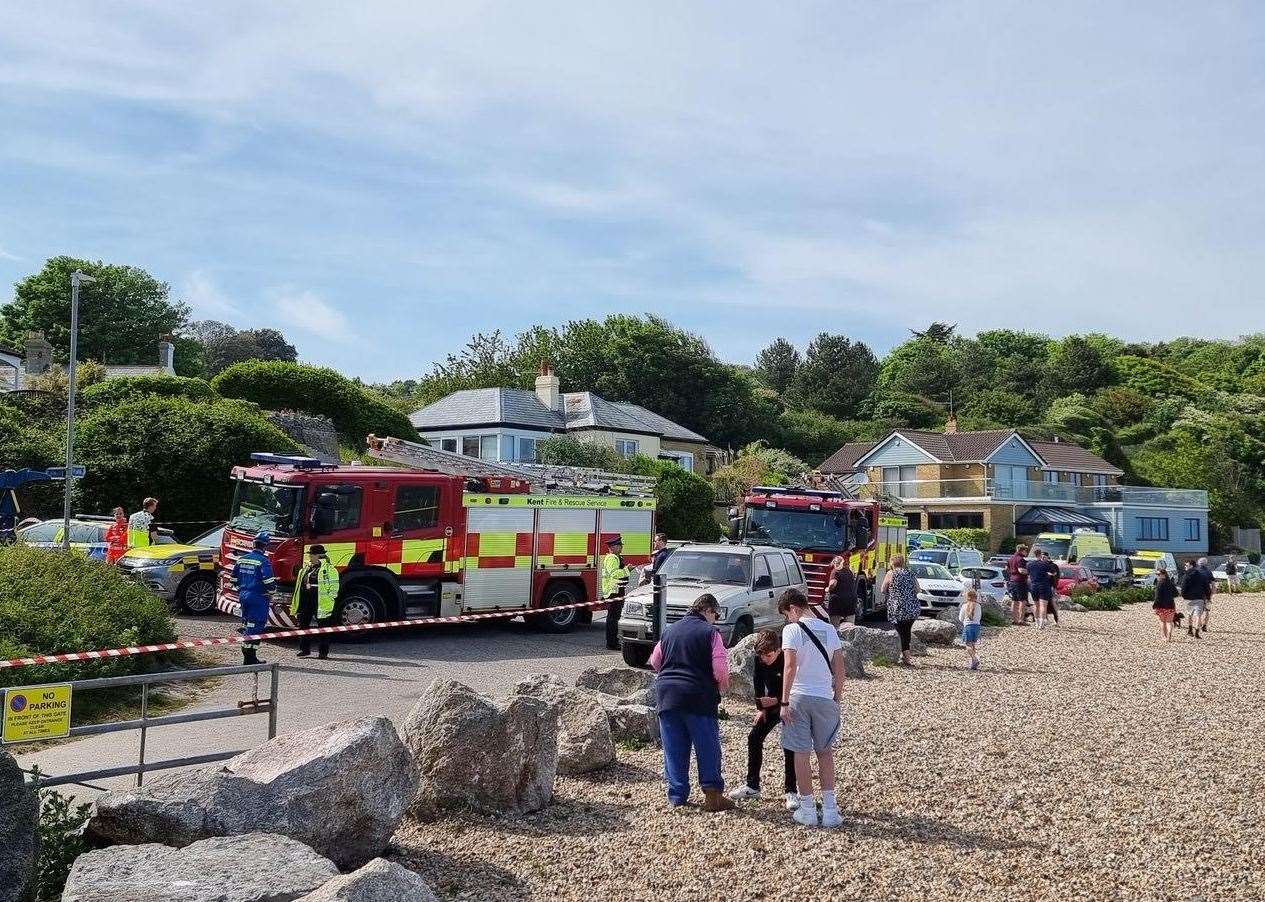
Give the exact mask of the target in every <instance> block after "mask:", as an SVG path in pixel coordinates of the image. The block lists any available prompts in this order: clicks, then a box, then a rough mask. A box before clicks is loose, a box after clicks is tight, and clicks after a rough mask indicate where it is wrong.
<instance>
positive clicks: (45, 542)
mask: <svg viewBox="0 0 1265 902" xmlns="http://www.w3.org/2000/svg"><path fill="white" fill-rule="evenodd" d="M113 522H114V518H113V517H96V516H86V515H83V514H80V515H79V516H76V517H71V518H70V547H71V549H73V550H74V551H78V552H80V553H81V554H86V555H87V556H88V557H90V558H92V559H94V560H98V561H104V560H105V552H106V541H105V533H106V530H108V529H109V528H110V524H111V523H113ZM64 530H65V521H63V520H61V519H57V520H41V521H40V522H38V523H33V524H31V525H29V526H24V527H22V528H21V529H19V530H18V531H17V537H18V541H19V542H21V543H22V544H23V545H31V546H33V547H35V548H55V549H60V548H61V547H62V545H63V541H62V540H63V538H64V536H65V531H64ZM175 541H176V539H175V536H173V535H172V534H171V530H169V529H160V530H158V544H159V545H170V544H173V543H174V542H175Z"/></svg>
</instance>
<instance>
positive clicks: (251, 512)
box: [228, 479, 303, 536]
mask: <svg viewBox="0 0 1265 902" xmlns="http://www.w3.org/2000/svg"><path fill="white" fill-rule="evenodd" d="M302 523H303V489H301V488H296V487H295V486H289V485H264V484H263V483H262V482H251V481H249V480H246V479H239V480H237V489H236V491H235V492H234V493H233V514H232V516H231V517H230V518H229V521H228V525H229V527H230V528H232V529H238V530H241V531H242V532H270V533H272V534H274V535H278V536H294V535H298V534H299V531H300V529H301V528H302Z"/></svg>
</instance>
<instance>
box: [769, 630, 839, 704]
mask: <svg viewBox="0 0 1265 902" xmlns="http://www.w3.org/2000/svg"><path fill="white" fill-rule="evenodd" d="M799 623H802V624H803V625H804V626H806V627H808V628H809V629H810V630H812V631H813V635H814V636H816V637H817V641H819V642H820V643H821V644H822V647H823V648H825V649H826V654H827V655H834V653H835V651H836V650H838V649H840V648H843V642H841V641H840V639H839V633H838V632H836V631H835V628H834V627H832V626H831V625H830V624H829V623H827V622H825V621H823V620H818V619H817V618H816V617H802V618H800V621H799ZM782 648H783V649H787V648H790V649H794V651H795V663H796V668H795V682H794V683H792V684H791V695H792V696H795V695H812V696H817V697H818V698H831V699H832V698H834V697H835V679H834V676H833V675H832V674H831V673H830V667H829V666H828V665H827V664H826V659H825V658H823V657H822V656H821V652H819V651H818V650H817V646H816V645H814V644H813V640H812V639H809V638H808V637H807V636H806V635H804V631H803V630H802V629H801V628H800V626H799V624H798V623H788V624H786V626H784V627H782Z"/></svg>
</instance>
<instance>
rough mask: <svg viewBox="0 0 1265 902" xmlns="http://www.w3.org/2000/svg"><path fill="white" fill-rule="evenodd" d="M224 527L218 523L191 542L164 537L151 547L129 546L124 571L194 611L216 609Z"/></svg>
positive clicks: (121, 564) (122, 564) (121, 561)
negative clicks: (217, 568)
mask: <svg viewBox="0 0 1265 902" xmlns="http://www.w3.org/2000/svg"><path fill="white" fill-rule="evenodd" d="M223 535H224V527H223V526H217V527H216V528H215V529H213V530H211V531H210V532H208V533H203V534H202V535H200V536H198V537H197V538H196V539H192V540H190V541H189V543H188V544H182V543H177V542H175V541H174V540H173V541H171V542H164V541H162V533H161V532H160V533H159V542H158V544H157V545H150V546H149V547H147V548H129V549H128V550H127V554H125V555H123V557H121V558H119V563H118V568H119V570H120V571H122V572H123V574H124V575H126V576H130V577H132V578H133V579H135V580H137V581H138V582H141V583H144V584H145V586H147V587H148V588H149V589H150V591H152V592H153V593H154V594H155V595H157V596H159V597H160V598H162V599H163V600H165V601H167V602H169V603H171V604H173V605H175V606H176V607H179V608H181V609H182V610H185V611H188V612H189V613H190V614H209V613H211V612H212V611H214V610H215V579H216V577H215V568H216V564H217V563H218V562H219V558H220V539H221V537H222V536H223Z"/></svg>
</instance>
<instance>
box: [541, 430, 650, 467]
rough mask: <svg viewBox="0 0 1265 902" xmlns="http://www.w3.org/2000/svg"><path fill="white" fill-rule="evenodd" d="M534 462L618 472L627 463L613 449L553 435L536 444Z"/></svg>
mask: <svg viewBox="0 0 1265 902" xmlns="http://www.w3.org/2000/svg"><path fill="white" fill-rule="evenodd" d="M536 460H537V461H539V462H540V463H542V464H553V465H555V466H560V467H588V468H589V469H593V470H608V471H614V470H618V469H619V468H620V467H622V466H625V465H626V464H627V463H628V462H627V460H625V459H624V458H623V457H620V456H619V455H618V454H616V453H615V449H614V448H608V447H607V446H605V445H598V444H595V443H594V442H582V441H580V440H579V439H576V438H573V437H572V436H569V435H555V436H552V437H550V438H547V439H545V440H544V441H543V442H537V443H536Z"/></svg>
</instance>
